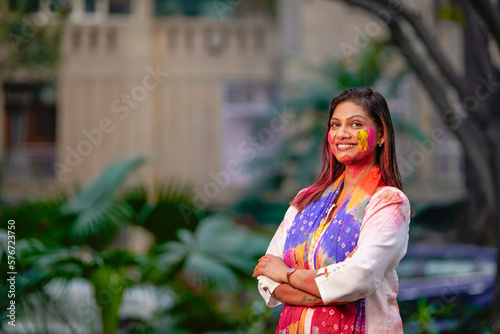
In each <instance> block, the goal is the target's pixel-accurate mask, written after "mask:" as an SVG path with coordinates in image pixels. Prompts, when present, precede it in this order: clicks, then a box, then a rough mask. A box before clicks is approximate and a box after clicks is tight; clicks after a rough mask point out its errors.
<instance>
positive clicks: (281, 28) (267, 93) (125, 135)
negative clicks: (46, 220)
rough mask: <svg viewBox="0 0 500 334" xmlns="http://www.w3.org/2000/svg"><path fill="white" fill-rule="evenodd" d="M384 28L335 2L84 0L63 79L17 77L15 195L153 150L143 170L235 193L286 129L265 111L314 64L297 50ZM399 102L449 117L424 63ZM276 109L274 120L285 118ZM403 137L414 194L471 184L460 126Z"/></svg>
mask: <svg viewBox="0 0 500 334" xmlns="http://www.w3.org/2000/svg"><path fill="white" fill-rule="evenodd" d="M424 2H425V3H426V4H427V5H428V8H427V9H428V10H430V11H432V10H434V9H433V7H432V6H431V5H429V4H430V3H431V2H428V1H424ZM431 19H432V16H431ZM435 21H436V22H435V24H436V25H440V26H439V34H440V35H441V37H443V39H446V40H447V41H450V40H451V41H452V42H456V41H459V40H460V39H459V36H458V35H457V34H456V29H455V28H454V27H453V25H451V24H450V25H446V23H440V22H438V21H437V20H435ZM377 27H378V28H380V29H379V30H377V29H378V28H377ZM384 34H385V30H384V29H383V24H381V23H380V22H378V23H377V21H376V20H374V18H373V17H371V16H369V15H368V14H367V13H365V12H363V11H360V10H358V9H355V8H353V7H349V6H346V5H344V4H343V3H341V2H335V1H328V0H314V1H306V2H305V1H302V0H279V1H272V0H237V1H235V0H215V1H214V0H210V1H208V0H207V1H180V0H179V1H174V0H163V1H161V0H156V1H153V0H96V1H88V0H74V1H73V9H72V12H71V15H70V17H69V21H68V23H67V25H66V28H65V30H64V37H63V45H62V52H63V64H62V67H61V69H60V75H59V80H58V83H57V88H54V87H52V86H44V85H34V84H33V83H32V82H30V81H29V80H27V81H26V82H24V83H19V82H16V83H11V82H9V80H6V83H5V85H4V91H5V108H4V120H5V121H4V136H3V137H4V143H5V172H4V185H3V187H4V194H5V195H6V196H7V197H8V196H10V197H11V198H13V199H15V198H22V197H25V196H27V195H32V194H43V193H45V192H46V191H47V189H48V188H51V187H52V188H57V187H59V186H61V185H72V184H79V183H82V182H84V181H85V180H87V179H89V178H90V177H92V176H95V175H96V174H98V173H99V172H100V171H102V169H103V168H104V167H105V166H107V165H109V164H110V163H112V162H117V161H121V160H123V159H125V158H127V157H132V156H137V155H139V154H149V155H151V156H152V160H151V161H150V162H149V163H148V164H147V166H146V167H145V168H144V169H142V170H141V172H142V173H143V174H142V175H143V176H144V177H145V178H146V179H148V180H149V182H151V183H153V182H155V180H162V179H163V180H168V179H172V178H176V179H179V180H183V181H185V182H188V183H189V184H190V185H191V187H193V189H194V191H195V193H196V194H197V201H198V204H200V205H205V204H208V203H211V204H223V203H227V202H228V201H230V200H231V199H234V198H235V197H234V196H235V195H236V194H238V190H239V189H243V188H245V187H246V186H248V185H249V184H251V182H252V181H253V179H254V178H255V174H254V173H251V172H248V171H246V170H244V169H243V168H242V166H243V165H244V162H245V161H249V160H252V159H253V158H254V157H255V156H256V155H257V154H259V153H260V152H265V151H266V150H269V149H270V147H271V148H272V147H273V145H275V143H277V142H279V138H280V137H281V136H282V135H283V133H282V131H285V130H280V129H283V128H282V127H281V126H279V125H276V126H271V124H270V125H269V129H270V131H269V133H268V134H267V137H268V138H270V139H269V145H267V147H261V146H260V145H259V144H257V143H256V142H255V141H254V139H253V138H252V130H251V126H252V123H253V122H252V121H253V120H255V119H256V118H257V117H259V116H261V115H263V114H265V113H268V112H271V108H270V107H271V106H272V104H273V101H275V100H276V99H277V98H278V97H279V96H282V95H283V94H286V86H287V85H288V84H290V83H293V82H298V81H300V80H303V79H304V78H305V77H307V76H308V75H310V74H308V73H307V72H305V71H304V69H303V68H300V67H298V66H296V65H294V62H293V61H289V60H288V59H290V58H294V59H298V58H299V59H300V58H302V59H307V60H308V61H310V62H312V63H316V64H320V63H321V62H322V61H324V60H327V59H330V58H332V57H333V58H336V59H342V58H343V57H346V51H345V49H343V48H342V47H341V45H344V46H345V45H347V44H348V45H357V44H356V43H361V42H362V40H361V39H362V38H364V36H363V35H365V36H368V37H369V38H370V39H374V40H376V39H378V38H380V37H382V36H383V35H384ZM456 43H458V42H456ZM360 47H361V46H360ZM449 49H450V50H451V49H453V50H460V47H459V46H458V45H457V47H456V48H449ZM457 57H458V56H457ZM457 61H459V59H458V58H457ZM337 93H338V92H332V97H333V96H334V95H335V94H337ZM390 106H391V110H392V112H395V113H400V114H401V115H402V116H403V117H404V118H405V119H406V120H408V121H410V122H413V123H415V124H416V125H417V126H418V127H420V128H421V130H422V132H423V133H424V134H426V135H428V136H430V134H431V133H432V131H433V129H435V128H436V127H438V126H439V121H438V120H437V119H436V117H435V113H433V112H432V106H431V104H430V102H429V100H428V99H427V97H426V96H425V94H424V93H423V90H422V89H421V88H420V87H419V84H418V83H417V82H416V80H415V78H413V77H412V76H411V75H409V76H408V78H407V80H405V83H404V85H403V86H402V87H401V94H400V95H399V97H398V99H397V100H392V101H390ZM274 112H275V113H276V116H275V119H276V120H275V122H286V118H283V117H284V116H283V111H276V110H275V111H274ZM276 124H277V123H276ZM398 137H400V140H399V141H400V143H399V156H400V157H399V158H400V159H401V162H400V163H401V164H402V165H406V166H405V167H406V169H407V170H408V172H407V173H406V174H407V175H406V180H407V183H408V186H407V187H406V191H407V192H408V193H409V195H410V198H412V199H413V200H415V201H422V202H432V201H438V202H447V201H453V200H456V199H458V198H460V197H461V196H462V195H463V185H462V183H461V182H462V176H463V169H462V167H461V166H462V162H461V159H462V158H461V157H462V155H461V151H460V147H459V145H457V143H456V141H455V140H454V139H453V138H447V139H446V140H443V141H442V142H440V143H435V142H422V141H420V142H417V141H415V140H414V139H413V138H411V137H409V136H407V135H405V134H398ZM426 145H427V146H426ZM426 148H427V149H426ZM419 152H420V153H419ZM405 161H406V162H407V163H406V164H405ZM405 167H403V168H405ZM403 174H405V173H403ZM436 185H438V186H436Z"/></svg>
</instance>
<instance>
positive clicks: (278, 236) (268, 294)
mask: <svg viewBox="0 0 500 334" xmlns="http://www.w3.org/2000/svg"><path fill="white" fill-rule="evenodd" d="M296 214H297V209H296V208H295V207H293V206H290V207H289V208H288V210H287V212H286V213H285V217H284V219H283V221H282V222H281V224H280V226H279V227H278V230H277V231H276V233H275V234H274V237H273V239H272V240H271V243H270V244H269V247H268V248H267V251H266V254H271V255H275V256H278V257H280V258H283V253H284V249H285V240H286V234H287V233H288V230H289V229H290V226H291V224H292V223H293V220H294V218H295V215H296ZM257 280H258V281H259V284H258V287H259V292H260V295H261V296H262V298H264V300H265V301H266V305H267V306H269V307H275V306H278V305H280V304H281V303H282V302H281V301H279V300H277V299H276V298H274V297H273V296H272V293H273V292H274V289H276V287H278V285H280V283H277V282H275V281H273V280H272V279H270V278H268V277H267V276H264V275H260V276H257Z"/></svg>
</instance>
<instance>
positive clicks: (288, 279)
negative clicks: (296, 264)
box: [286, 268, 297, 285]
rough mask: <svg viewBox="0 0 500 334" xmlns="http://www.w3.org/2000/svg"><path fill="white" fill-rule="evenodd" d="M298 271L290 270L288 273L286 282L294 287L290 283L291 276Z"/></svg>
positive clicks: (295, 269)
mask: <svg viewBox="0 0 500 334" xmlns="http://www.w3.org/2000/svg"><path fill="white" fill-rule="evenodd" d="M296 271H297V268H290V269H288V270H287V271H286V281H287V282H288V284H290V285H292V283H290V276H292V274H293V273H294V272H296Z"/></svg>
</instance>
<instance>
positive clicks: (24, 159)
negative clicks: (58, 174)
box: [4, 143, 56, 183]
mask: <svg viewBox="0 0 500 334" xmlns="http://www.w3.org/2000/svg"><path fill="white" fill-rule="evenodd" d="M55 158H56V148H55V145H54V144H53V143H50V144H39V143H37V144H31V143H30V144H28V143H24V144H16V145H15V146H10V147H7V148H6V149H5V161H4V178H5V181H8V182H19V183H29V182H33V181H53V180H55V173H54V166H53V165H54V162H55Z"/></svg>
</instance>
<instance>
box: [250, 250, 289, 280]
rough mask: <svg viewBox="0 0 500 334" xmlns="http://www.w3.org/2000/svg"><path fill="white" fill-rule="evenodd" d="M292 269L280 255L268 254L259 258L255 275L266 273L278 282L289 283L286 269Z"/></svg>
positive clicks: (265, 274)
mask: <svg viewBox="0 0 500 334" xmlns="http://www.w3.org/2000/svg"><path fill="white" fill-rule="evenodd" d="M288 269H290V267H288V266H287V265H286V263H285V261H283V259H281V258H280V257H277V256H274V255H271V254H267V255H265V256H263V257H261V258H260V259H259V264H257V266H256V267H255V269H254V271H253V277H257V276H259V275H264V276H266V277H269V278H270V279H272V280H273V281H275V282H277V283H287V279H286V271H287V270H288Z"/></svg>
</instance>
